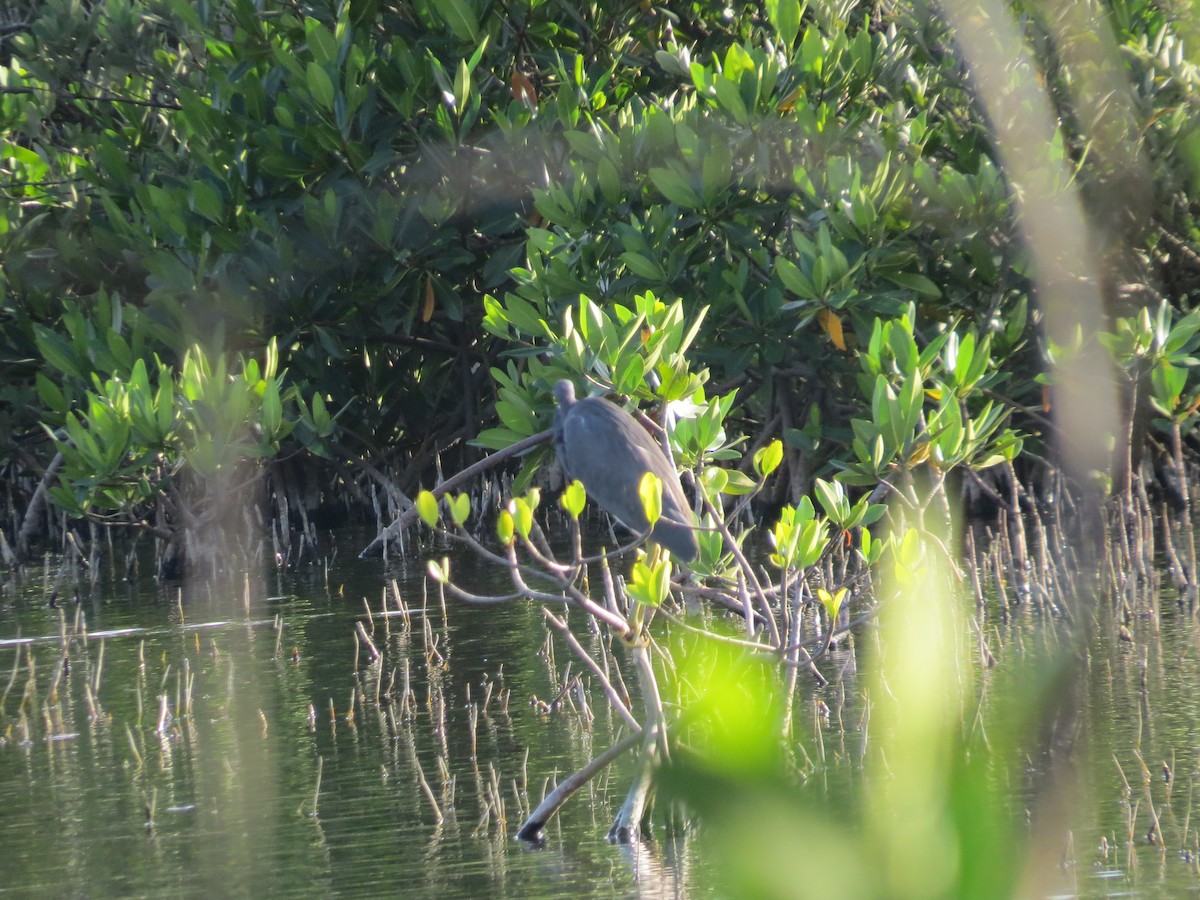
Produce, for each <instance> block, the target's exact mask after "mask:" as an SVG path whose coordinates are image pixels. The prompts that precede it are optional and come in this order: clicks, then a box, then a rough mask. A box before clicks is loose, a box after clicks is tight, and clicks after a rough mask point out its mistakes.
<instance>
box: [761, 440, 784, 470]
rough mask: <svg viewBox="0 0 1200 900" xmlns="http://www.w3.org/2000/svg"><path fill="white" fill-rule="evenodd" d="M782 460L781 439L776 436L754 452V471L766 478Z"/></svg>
mask: <svg viewBox="0 0 1200 900" xmlns="http://www.w3.org/2000/svg"><path fill="white" fill-rule="evenodd" d="M781 462H783V441H781V440H779V439H778V438H776V439H775V440H773V441H771V443H769V444H767V446H765V447H763V448H762V449H760V450H759V451H758V452H756V453H755V454H754V471H756V472H757V473H758V477H759V478H766V477H767V476H768V475H770V474H771V473H772V472H774V471H775V470H776V469H777V468H779V464H780V463H781Z"/></svg>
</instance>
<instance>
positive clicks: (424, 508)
mask: <svg viewBox="0 0 1200 900" xmlns="http://www.w3.org/2000/svg"><path fill="white" fill-rule="evenodd" d="M417 515H419V516H420V517H421V521H422V522H424V523H425V524H426V525H428V526H429V527H430V528H436V527H437V523H438V502H437V498H436V497H434V496H433V494H431V493H430V492H429V491H421V493H419V494H417Z"/></svg>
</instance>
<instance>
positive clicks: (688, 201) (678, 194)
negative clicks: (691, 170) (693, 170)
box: [650, 168, 704, 209]
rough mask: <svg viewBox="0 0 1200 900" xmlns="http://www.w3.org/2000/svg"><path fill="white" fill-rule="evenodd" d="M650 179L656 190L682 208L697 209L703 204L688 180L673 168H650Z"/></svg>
mask: <svg viewBox="0 0 1200 900" xmlns="http://www.w3.org/2000/svg"><path fill="white" fill-rule="evenodd" d="M650 180H651V181H652V182H654V186H655V187H656V188H658V192H659V193H660V194H662V195H663V196H664V197H666V198H667V199H668V200H670V201H671V202H672V203H674V204H675V205H676V206H681V207H683V208H684V209H699V208H700V207H701V206H703V205H704V204H703V203H702V202H701V201H700V195H699V194H697V193H696V191H695V190H694V189H693V188H692V186H691V184H689V183H688V180H687V179H686V178H685V177H684V176H683V175H681V174H680V173H679V172H676V171H675V170H674V169H663V168H652V169H651V170H650Z"/></svg>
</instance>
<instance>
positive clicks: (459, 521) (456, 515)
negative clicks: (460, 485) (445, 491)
mask: <svg viewBox="0 0 1200 900" xmlns="http://www.w3.org/2000/svg"><path fill="white" fill-rule="evenodd" d="M446 505H447V506H448V507H449V508H450V520H451V521H452V522H454V524H455V525H458V526H459V527H462V526H463V525H464V524H466V521H467V519H468V518H470V516H471V498H470V497H469V496H467V495H466V494H455V495H454V496H453V497H447V498H446Z"/></svg>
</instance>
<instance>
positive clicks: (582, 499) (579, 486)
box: [558, 480, 587, 519]
mask: <svg viewBox="0 0 1200 900" xmlns="http://www.w3.org/2000/svg"><path fill="white" fill-rule="evenodd" d="M558 502H559V504H560V505H561V506H562V508H563V509H564V510H566V511H567V515H569V516H570V517H571V518H572V519H578V518H579V514H580V513H582V512H583V506H584V504H585V503H586V502H587V491H585V490H584V488H583V483H582V482H581V481H579V480H575V481H572V482H571V483H570V484H568V485H567V486H566V488H565V489H564V490H563V492H562V497H560V498H559V501H558Z"/></svg>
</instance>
